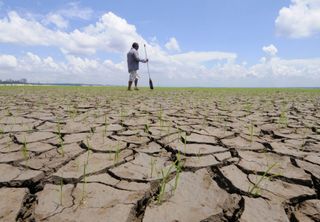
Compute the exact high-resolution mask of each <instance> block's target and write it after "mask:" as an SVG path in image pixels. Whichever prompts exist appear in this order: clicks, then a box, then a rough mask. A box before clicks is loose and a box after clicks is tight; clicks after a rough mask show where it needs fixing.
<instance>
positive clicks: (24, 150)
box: [21, 137, 29, 164]
mask: <svg viewBox="0 0 320 222" xmlns="http://www.w3.org/2000/svg"><path fill="white" fill-rule="evenodd" d="M21 151H22V155H23V157H24V159H25V161H26V162H27V164H28V159H29V151H28V148H27V142H26V137H24V141H23V144H22V150H21Z"/></svg>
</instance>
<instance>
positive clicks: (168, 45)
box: [165, 37, 180, 52]
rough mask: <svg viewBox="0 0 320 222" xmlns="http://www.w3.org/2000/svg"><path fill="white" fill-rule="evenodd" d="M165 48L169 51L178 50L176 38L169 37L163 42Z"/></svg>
mask: <svg viewBox="0 0 320 222" xmlns="http://www.w3.org/2000/svg"><path fill="white" fill-rule="evenodd" d="M165 47H166V49H168V50H170V51H177V52H179V51H180V46H179V43H178V41H177V40H176V38H174V37H171V38H170V39H169V41H168V42H167V43H166V44H165Z"/></svg>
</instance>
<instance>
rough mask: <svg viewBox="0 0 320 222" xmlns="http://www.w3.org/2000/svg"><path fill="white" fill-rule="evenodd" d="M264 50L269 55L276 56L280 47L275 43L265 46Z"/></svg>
mask: <svg viewBox="0 0 320 222" xmlns="http://www.w3.org/2000/svg"><path fill="white" fill-rule="evenodd" d="M262 50H263V51H264V52H265V53H266V54H267V55H269V56H275V55H276V54H277V52H278V49H277V48H276V47H275V46H274V45H273V44H271V45H269V46H263V47H262Z"/></svg>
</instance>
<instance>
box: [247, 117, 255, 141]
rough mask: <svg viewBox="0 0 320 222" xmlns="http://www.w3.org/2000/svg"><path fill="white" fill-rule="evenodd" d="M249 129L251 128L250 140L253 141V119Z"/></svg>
mask: <svg viewBox="0 0 320 222" xmlns="http://www.w3.org/2000/svg"><path fill="white" fill-rule="evenodd" d="M248 130H249V134H250V142H251V143H252V142H253V134H254V125H253V123H252V122H251V121H250V124H249V126H248Z"/></svg>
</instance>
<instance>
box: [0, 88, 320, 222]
mask: <svg viewBox="0 0 320 222" xmlns="http://www.w3.org/2000/svg"><path fill="white" fill-rule="evenodd" d="M319 101H320V92H319V91H312V90H310V91H305V90H300V91H299V90H281V89H279V90H267V89H266V90H263V89H262V90H254V89H252V90H240V89H238V90H236V89H234V90H232V89H230V90H222V89H221V90H218V89H216V90H206V89H203V90H199V89H184V90H182V89H171V90H159V91H157V90H155V91H151V92H149V91H147V90H146V89H142V90H140V91H139V92H126V91H125V90H123V89H117V88H115V89H114V88H55V87H34V88H31V87H30V88H29V87H20V88H13V87H12V88H10V87H4V88H2V91H0V103H1V104H2V105H1V107H0V154H1V155H0V206H1V207H0V208H1V210H0V220H1V221H15V220H16V221H117V222H119V221H124V222H128V221H133V222H138V221H140V222H142V221H145V222H147V221H164V222H167V221H168V222H172V221H180V222H188V221H203V222H204V221H242V222H249V221H254V222H257V221H263V222H266V221H270V222H271V221H320V214H319V210H320V114H319V110H320V103H319Z"/></svg>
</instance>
